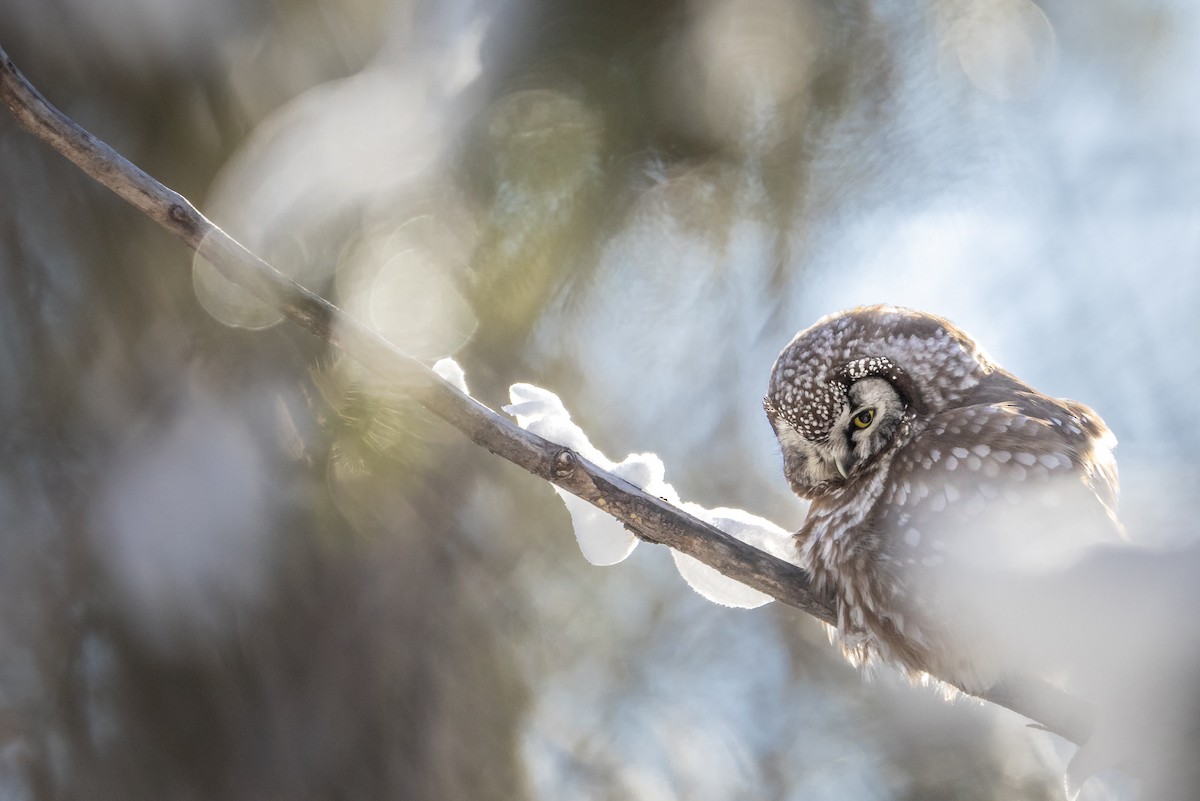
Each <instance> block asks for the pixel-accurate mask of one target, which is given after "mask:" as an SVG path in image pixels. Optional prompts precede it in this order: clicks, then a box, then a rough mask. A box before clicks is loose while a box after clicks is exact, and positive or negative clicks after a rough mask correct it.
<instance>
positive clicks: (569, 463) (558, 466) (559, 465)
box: [550, 448, 579, 478]
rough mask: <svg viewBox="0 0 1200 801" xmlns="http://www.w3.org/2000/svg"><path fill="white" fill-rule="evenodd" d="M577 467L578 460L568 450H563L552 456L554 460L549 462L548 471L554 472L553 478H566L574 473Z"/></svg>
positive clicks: (572, 452)
mask: <svg viewBox="0 0 1200 801" xmlns="http://www.w3.org/2000/svg"><path fill="white" fill-rule="evenodd" d="M578 466H579V459H578V458H577V457H576V456H575V453H574V451H572V450H571V449H570V448H563V449H562V450H560V451H559V452H558V453H556V454H554V459H553V460H552V461H551V462H550V469H551V470H553V471H554V477H555V478H566V477H568V476H569V475H571V474H572V473H574V472H575V468H576V467H578Z"/></svg>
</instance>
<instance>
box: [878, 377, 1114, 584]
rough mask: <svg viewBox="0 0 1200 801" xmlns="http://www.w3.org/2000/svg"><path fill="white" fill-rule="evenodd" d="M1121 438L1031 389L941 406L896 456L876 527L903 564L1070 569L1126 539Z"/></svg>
mask: <svg viewBox="0 0 1200 801" xmlns="http://www.w3.org/2000/svg"><path fill="white" fill-rule="evenodd" d="M1009 397H1010V398H1013V395H1009ZM1114 443H1115V440H1114V439H1113V438H1112V435H1111V434H1110V433H1109V432H1108V429H1107V428H1105V427H1104V424H1103V423H1102V422H1101V421H1100V420H1099V418H1098V417H1096V416H1095V414H1094V413H1092V412H1091V411H1090V410H1089V409H1087V408H1086V407H1083V406H1081V405H1079V404H1075V403H1073V402H1070V401H1058V400H1055V399H1052V398H1048V397H1046V396H1044V395H1037V394H1033V393H1030V394H1028V395H1025V393H1021V394H1020V395H1019V396H1017V397H1016V399H1015V400H1007V401H1003V402H993V403H981V404H977V405H972V406H965V407H959V408H955V409H951V410H948V411H946V412H942V413H939V414H937V415H935V416H934V417H933V418H932V419H931V420H930V422H929V424H928V425H927V426H926V427H925V428H924V429H923V430H922V431H920V432H919V433H918V434H917V435H916V436H915V437H914V438H913V440H912V441H911V442H909V443H908V444H907V445H906V446H904V447H903V448H901V450H900V452H899V453H898V454H897V456H896V457H895V459H894V460H893V462H892V464H891V467H890V470H889V475H888V482H887V483H888V488H887V489H886V490H885V491H884V494H883V496H882V497H881V501H882V503H881V504H880V505H879V514H878V517H877V519H876V521H875V531H876V535H877V536H878V537H879V539H880V541H881V543H882V545H883V548H884V551H885V553H887V554H888V556H889V557H890V558H891V559H892V560H894V561H895V562H896V563H897V564H899V565H905V564H907V565H923V566H926V567H937V566H939V565H941V564H942V563H943V562H945V561H947V560H958V561H960V562H962V563H964V564H969V565H974V566H977V567H983V568H987V569H993V568H994V569H999V568H1010V569H1015V570H1021V571H1037V570H1042V569H1053V568H1059V567H1065V566H1066V565H1067V564H1069V563H1071V562H1072V561H1074V559H1076V558H1077V557H1078V556H1079V555H1080V554H1081V553H1082V552H1083V550H1084V549H1086V548H1088V547H1091V546H1093V545H1095V544H1098V543H1100V542H1104V541H1108V540H1115V539H1117V538H1118V537H1119V534H1120V527H1119V524H1118V523H1117V522H1116V519H1115V515H1114V511H1115V503H1116V492H1117V486H1116V466H1115V462H1114V461H1113V459H1112V455H1111V448H1112V445H1113V444H1114Z"/></svg>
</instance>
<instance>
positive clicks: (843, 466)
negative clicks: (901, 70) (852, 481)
mask: <svg viewBox="0 0 1200 801" xmlns="http://www.w3.org/2000/svg"><path fill="white" fill-rule="evenodd" d="M833 463H834V464H835V465H837V469H838V472H839V473H841V474H842V478H850V468H851V467H854V463H853V461H852V457H851V456H850V454H846V455H845V456H835V457H833Z"/></svg>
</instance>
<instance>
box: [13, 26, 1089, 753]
mask: <svg viewBox="0 0 1200 801" xmlns="http://www.w3.org/2000/svg"><path fill="white" fill-rule="evenodd" d="M0 98H2V99H3V100H4V103H5V104H6V105H7V106H8V108H9V110H10V111H12V113H13V115H14V116H15V117H16V118H17V121H18V122H19V123H20V125H21V126H22V127H23V128H25V130H27V131H29V132H30V133H32V134H33V135H34V136H36V137H38V138H39V139H42V140H43V141H45V142H46V143H48V144H49V145H50V146H51V147H53V148H54V149H55V150H57V151H58V152H59V153H60V154H62V155H63V156H65V157H66V158H68V159H70V160H71V161H72V162H74V163H75V165H76V166H78V167H79V168H80V169H81V170H83V171H84V172H85V173H86V174H87V175H89V176H91V177H92V178H94V179H95V180H96V181H98V182H100V183H101V184H103V185H104V186H106V187H108V188H109V189H111V190H112V191H113V192H115V193H116V194H117V195H119V196H120V197H122V198H124V199H125V200H126V201H128V202H129V203H130V204H131V205H133V206H134V207H135V208H137V209H138V210H139V211H141V212H142V213H143V214H145V215H146V216H147V217H149V218H151V219H152V220H154V221H155V222H157V223H158V224H159V225H161V226H162V227H163V228H165V229H167V230H168V231H170V232H171V233H173V234H174V235H175V236H177V237H179V238H180V239H181V240H183V242H184V243H185V244H187V245H188V247H190V248H192V249H193V250H195V251H196V252H197V253H199V254H200V255H201V256H203V257H204V258H205V259H206V260H207V261H208V262H209V263H211V264H212V265H213V266H214V267H216V268H217V270H219V271H220V272H221V273H222V274H223V275H224V276H225V277H226V278H228V279H229V280H231V281H233V282H234V283H236V284H239V285H240V286H242V287H244V288H245V289H247V290H249V291H250V292H251V293H252V294H253V295H254V296H255V297H257V298H258V299H259V300H262V301H263V302H265V303H267V304H268V305H270V306H272V307H274V308H275V309H277V310H278V311H280V312H282V313H283V314H285V315H286V316H287V317H288V318H289V319H291V320H292V321H293V322H295V323H296V324H298V325H300V326H301V327H302V328H304V329H306V330H307V331H309V332H311V333H313V334H315V335H316V336H318V337H320V338H321V339H324V340H325V341H327V342H329V343H330V344H331V345H334V346H336V347H338V348H339V349H340V350H342V351H343V352H344V353H345V354H347V355H348V356H350V357H351V358H353V359H355V360H356V361H358V362H360V363H361V364H363V365H364V366H365V367H367V368H368V369H369V370H372V371H376V372H378V373H380V374H385V375H389V376H394V377H396V378H397V379H398V380H399V385H400V388H401V389H402V390H403V391H404V392H406V393H407V394H408V395H409V396H411V397H412V398H413V399H414V400H416V401H417V402H418V403H420V404H421V405H422V406H424V407H425V408H426V409H428V410H429V411H431V412H433V413H434V414H435V415H437V416H438V417H441V418H442V419H443V420H445V421H446V422H448V423H449V424H450V425H452V426H454V427H455V428H457V429H458V430H459V431H461V432H462V433H463V434H465V435H466V436H467V437H468V438H469V439H470V440H471V441H472V442H474V443H476V444H477V445H481V446H483V447H484V448H487V449H488V450H489V451H491V452H492V453H494V454H496V455H498V456H501V457H503V458H504V459H507V460H508V461H510V462H512V463H513V464H516V465H518V466H520V467H523V468H525V469H526V470H528V471H529V472H530V473H533V474H534V475H535V476H537V477H539V478H542V479H544V480H546V481H549V482H552V483H554V484H556V485H558V486H560V487H562V488H563V489H565V490H567V491H568V492H571V493H573V494H574V495H577V496H579V497H580V498H583V499H584V500H586V501H588V502H589V503H592V504H594V505H595V506H597V507H598V508H600V509H603V510H604V511H605V512H608V513H609V514H611V515H612V516H613V517H615V518H617V519H618V520H621V521H623V522H624V523H625V524H626V525H627V526H629V527H630V529H632V530H633V531H634V532H635V533H636V534H637V535H638V536H639V537H641V538H642V539H644V540H647V541H650V542H656V543H660V544H663V545H667V546H669V547H671V548H674V549H676V550H678V551H681V552H683V553H685V554H688V555H689V556H693V557H695V558H696V559H698V560H699V561H701V562H703V563H704V564H706V565H709V566H710V567H713V568H715V569H716V570H718V571H720V572H721V573H723V574H725V575H726V576H729V577H731V578H734V579H737V580H738V581H740V582H742V583H744V584H746V585H748V586H751V587H753V588H755V589H757V590H760V591H762V592H765V593H766V594H768V595H770V596H771V597H773V598H775V599H777V600H779V601H782V602H783V603H785V604H788V605H790V606H794V607H796V608H797V609H800V610H802V611H804V612H807V613H808V614H810V615H812V616H813V617H816V618H817V619H819V620H821V621H824V622H825V623H833V622H834V621H835V616H834V612H833V610H832V609H831V608H830V607H829V606H827V605H826V604H825V603H823V602H822V601H821V600H820V599H819V598H818V597H816V596H815V595H814V594H813V592H812V590H811V587H810V584H809V577H808V574H807V573H805V571H803V570H801V569H800V568H798V567H796V566H795V565H792V564H789V563H787V562H784V561H782V560H780V559H776V558H775V557H773V556H771V555H769V554H767V553H764V552H762V551H759V550H758V549H756V548H753V547H751V546H749V545H746V544H745V543H743V542H741V541H740V540H737V539H735V538H733V537H731V536H729V535H728V534H725V533H724V532H722V531H720V530H718V529H716V528H714V527H713V526H711V525H709V524H707V523H704V522H702V521H700V520H697V519H696V518H694V517H692V516H690V515H688V514H686V513H684V512H682V511H680V510H679V509H676V508H675V507H673V506H671V505H669V504H667V503H666V502H665V501H663V500H661V499H659V498H656V497H653V496H651V495H647V494H646V493H645V492H643V491H641V490H640V489H638V488H637V487H634V486H633V485H631V484H629V483H628V482H626V481H624V480H623V479H620V478H618V477H616V476H614V475H612V474H610V473H607V472H605V471H604V470H601V469H600V468H598V467H596V466H595V465H594V464H591V463H590V462H588V461H587V460H586V459H583V458H582V457H580V456H579V455H578V454H576V453H574V452H573V451H571V450H569V449H567V448H563V447H562V446H560V445H556V444H554V443H553V442H549V441H547V440H545V439H542V438H541V437H539V436H536V435H534V434H531V433H529V432H528V431H525V430H524V429H521V428H519V427H517V426H516V425H514V424H513V423H512V422H510V421H509V420H507V419H506V418H504V417H501V416H500V415H499V414H497V413H496V412H494V411H493V410H492V409H489V408H488V407H487V406H484V405H483V404H481V403H479V402H478V401H476V400H475V399H473V398H471V397H469V396H467V395H465V394H463V393H462V392H459V391H458V389H456V388H455V387H454V386H452V385H451V384H449V383H448V382H446V381H444V380H443V379H442V378H441V377H439V376H438V375H437V374H436V373H434V372H433V371H432V370H430V369H429V368H428V367H426V366H425V365H423V364H421V363H420V362H418V361H417V360H416V359H413V358H412V357H410V356H408V355H406V354H404V353H403V352H401V351H400V350H398V349H397V348H396V347H395V346H393V345H392V344H391V343H389V342H388V341H387V340H386V339H384V338H383V337H381V336H380V335H379V334H377V333H375V332H374V331H373V330H371V329H370V328H368V327H367V326H365V325H363V324H362V323H361V322H359V321H358V320H356V319H355V318H353V317H351V316H350V315H348V314H346V313H345V312H343V311H342V310H341V309H339V308H338V307H337V306H335V305H333V304H332V303H330V302H329V301H328V300H326V299H325V298H323V297H321V296H320V295H317V294H315V293H313V292H310V291H309V290H307V289H305V288H304V287H302V286H300V285H299V284H297V283H296V282H295V281H293V280H292V279H291V278H288V277H287V276H286V275H284V274H283V273H280V272H279V271H278V270H276V269H275V268H274V267H272V266H271V265H269V264H267V263H266V262H265V261H263V260H262V259H260V258H258V257H257V256H255V255H254V254H253V253H251V252H250V251H249V250H247V249H246V248H245V247H243V246H242V245H241V244H239V243H238V242H237V241H235V240H234V239H233V238H232V237H230V236H229V235H228V234H226V233H225V232H224V231H222V230H221V229H220V228H218V227H217V226H216V225H214V224H213V223H212V222H211V221H209V220H208V219H207V218H205V217H204V215H203V214H201V213H200V212H199V211H197V210H196V209H195V207H194V206H192V204H191V203H189V202H188V200H187V199H186V198H185V197H183V196H182V195H180V194H179V193H177V192H174V191H172V190H170V189H168V188H167V187H165V186H163V185H162V184H161V183H159V182H158V181H156V180H155V179H154V178H152V177H151V176H149V175H147V174H146V173H145V172H143V171H142V170H141V169H139V168H138V167H137V166H136V165H134V164H133V163H131V162H130V161H129V160H127V159H126V158H124V157H123V156H121V155H120V154H119V153H117V152H116V151H115V150H113V149H112V148H110V147H109V146H108V145H106V144H105V143H104V142H102V141H100V140H99V139H97V138H96V137H95V136H93V135H92V134H90V133H88V132H87V131H86V130H84V129H83V128H81V127H80V126H79V125H77V124H76V123H75V122H74V121H73V120H71V119H70V118H69V117H67V116H66V115H65V114H63V113H62V112H60V111H59V110H58V109H56V108H55V107H54V106H52V105H51V104H50V103H49V101H47V100H46V98H44V97H43V96H42V95H41V93H40V92H38V90H37V89H36V88H34V86H33V85H32V84H30V83H29V81H28V80H27V79H26V78H25V76H24V75H22V74H21V72H20V70H18V69H17V68H16V65H14V64H13V63H12V61H11V60H10V59H9V58H8V54H7V53H5V52H4V50H3V49H2V48H0ZM978 697H980V698H982V699H984V700H987V701H991V702H993V703H996V704H999V705H1001V706H1004V707H1007V708H1008V709H1011V710H1013V711H1014V712H1017V713H1018V714H1020V715H1023V716H1025V717H1028V718H1030V719H1032V720H1034V721H1036V722H1037V724H1038V725H1039V726H1040V727H1041V728H1044V729H1046V730H1048V731H1052V732H1055V733H1057V734H1060V735H1062V736H1063V737H1066V738H1067V739H1069V740H1072V741H1074V742H1077V743H1081V742H1083V741H1085V740H1086V738H1087V736H1088V733H1089V731H1090V729H1091V720H1090V717H1091V716H1090V710H1089V708H1088V706H1087V705H1086V704H1084V703H1083V702H1081V701H1079V700H1078V699H1076V698H1073V697H1071V696H1068V695H1066V694H1064V693H1062V692H1060V691H1058V690H1056V689H1054V688H1053V687H1050V686H1049V685H1047V684H1045V683H1044V682H1040V681H1035V680H1020V681H1013V682H1005V683H1002V684H997V685H995V686H993V687H992V688H990V689H989V690H988V691H987V692H985V693H980V694H978Z"/></svg>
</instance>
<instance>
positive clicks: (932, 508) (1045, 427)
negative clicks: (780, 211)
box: [763, 306, 1120, 689]
mask: <svg viewBox="0 0 1200 801" xmlns="http://www.w3.org/2000/svg"><path fill="white" fill-rule="evenodd" d="M763 405H764V408H765V409H766V412H767V417H768V418H769V419H770V421H771V425H772V426H773V427H774V429H775V433H776V435H777V436H778V438H779V443H780V447H781V450H782V452H783V463H784V473H785V475H786V476H787V479H788V482H789V483H790V484H791V487H792V489H793V490H794V491H795V492H796V494H797V495H799V496H801V497H803V498H806V499H808V500H809V501H811V506H810V508H809V511H808V516H807V518H806V519H805V521H804V525H803V526H802V527H801V529H800V531H799V532H797V534H796V538H797V543H798V547H799V549H800V555H801V558H802V561H803V563H804V565H805V566H806V567H807V568H808V570H809V571H810V573H811V574H812V577H813V582H814V586H815V588H816V589H817V591H818V592H821V593H823V594H825V595H826V596H827V597H828V598H829V599H830V601H831V602H832V603H833V604H834V606H835V608H836V609H837V617H838V625H837V633H838V635H839V637H840V639H841V641H842V645H843V647H844V649H845V650H846V653H847V655H848V656H850V657H851V659H852V660H854V661H855V662H857V663H865V662H869V661H871V660H872V659H874V658H880V659H882V660H884V661H887V662H891V663H894V664H897V665H898V666H900V667H901V668H902V669H904V670H906V671H907V672H908V673H909V674H910V675H911V676H914V677H915V676H920V675H923V674H924V673H927V672H928V673H933V674H935V675H937V676H940V677H942V678H944V679H948V680H949V681H952V682H954V683H956V684H958V685H959V686H962V687H965V688H968V689H971V688H978V689H982V688H983V687H985V686H987V684H989V683H990V682H991V681H993V680H994V679H995V678H997V676H998V675H999V674H1001V673H1003V672H1006V671H1010V670H1030V669H1033V670H1037V671H1039V672H1040V671H1041V670H1050V669H1053V668H1054V667H1056V666H1053V665H1049V664H1038V662H1039V661H1040V660H1041V659H1042V656H1043V655H1042V654H1039V653H1037V648H1036V645H1030V644H1029V643H1027V642H1022V641H1021V639H1020V637H1019V636H1018V635H1017V633H1016V632H1017V630H1018V629H1019V625H1011V621H1005V620H1003V619H1002V618H997V617H992V616H991V610H992V609H993V608H995V607H998V606H1002V605H1003V604H1001V603H999V601H1000V600H1001V599H1002V597H1003V592H1005V590H1004V589H1003V588H1004V587H1005V586H1006V585H1005V584H1004V582H1005V581H1009V582H1011V581H1014V580H1017V579H1018V578H1019V577H1021V576H1029V575H1032V574H1034V573H1035V572H1037V571H1044V570H1048V569H1051V568H1055V567H1061V566H1064V565H1065V564H1066V563H1067V561H1068V560H1070V559H1072V558H1074V557H1076V556H1078V555H1079V553H1080V552H1081V550H1080V549H1082V548H1085V547H1087V546H1089V545H1091V544H1093V543H1097V542H1100V541H1104V540H1106V539H1113V538H1115V537H1116V535H1117V534H1118V533H1119V530H1120V526H1119V524H1118V523H1117V522H1116V518H1115V511H1114V510H1115V503H1116V490H1117V478H1116V464H1115V462H1114V461H1113V458H1112V446H1113V445H1114V444H1115V439H1114V438H1113V436H1112V434H1111V433H1110V432H1109V431H1108V429H1107V428H1106V427H1105V425H1104V423H1103V422H1101V420H1100V418H1099V417H1098V416H1097V415H1096V414H1095V413H1094V412H1092V411H1091V410H1090V409H1088V408H1087V407H1085V406H1083V405H1081V404H1078V403H1075V402H1074V401H1069V400H1059V399H1055V398H1051V397H1048V396H1046V395H1043V394H1041V393H1039V392H1037V391H1036V390H1034V389H1033V388H1032V387H1030V386H1029V385H1028V384H1025V383H1024V382H1022V381H1021V380H1020V379H1018V378H1016V377H1015V376H1013V375H1012V374H1011V373H1008V372H1007V371H1005V370H1003V369H1002V368H1000V367H999V366H997V365H996V364H994V363H993V362H992V361H991V360H989V359H988V358H987V356H985V355H984V354H983V352H982V351H981V349H980V348H979V346H978V345H976V344H975V342H974V341H973V340H972V339H971V338H970V337H969V336H967V335H966V334H965V333H964V332H962V331H960V330H959V329H958V328H956V327H955V326H954V325H953V324H951V323H950V322H948V321H946V320H944V319H942V318H940V317H936V316H934V315H931V314H925V313H922V312H916V311H911V310H908V309H900V308H894V307H887V306H873V307H865V308H858V309H852V310H850V311H846V312H841V313H838V314H834V315H831V316H829V317H826V318H824V319H822V320H820V321H818V322H817V323H816V324H815V325H814V326H812V327H811V328H808V329H807V330H805V331H802V332H800V333H799V334H798V335H797V336H796V337H795V339H793V340H792V342H791V343H790V344H789V345H788V346H787V347H786V348H785V349H784V350H783V352H782V353H781V354H780V355H779V358H778V360H777V361H776V362H775V367H774V369H773V371H772V374H771V381H770V386H769V389H768V392H767V396H766V398H765V400H764V402H763ZM1047 661H1048V658H1047Z"/></svg>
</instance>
